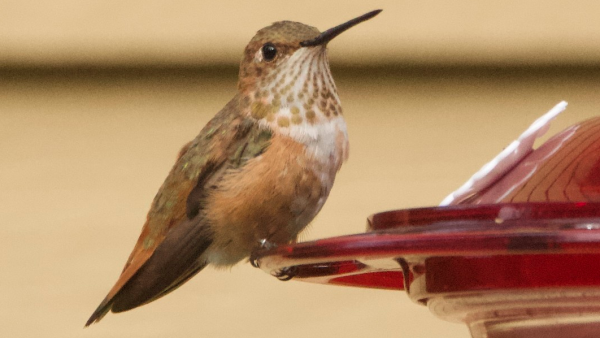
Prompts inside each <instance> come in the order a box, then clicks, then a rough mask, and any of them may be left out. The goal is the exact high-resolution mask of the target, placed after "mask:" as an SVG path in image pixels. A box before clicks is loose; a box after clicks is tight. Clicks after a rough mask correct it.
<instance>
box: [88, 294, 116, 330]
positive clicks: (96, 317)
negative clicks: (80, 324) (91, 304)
mask: <svg viewBox="0 0 600 338" xmlns="http://www.w3.org/2000/svg"><path fill="white" fill-rule="evenodd" d="M111 306H112V301H110V300H109V299H107V298H104V300H103V301H102V303H100V305H98V307H97V308H96V311H94V313H92V315H91V316H90V319H88V320H87V322H85V327H88V326H90V325H92V324H93V323H96V322H99V321H100V320H102V318H104V316H106V314H107V313H108V311H110V308H111Z"/></svg>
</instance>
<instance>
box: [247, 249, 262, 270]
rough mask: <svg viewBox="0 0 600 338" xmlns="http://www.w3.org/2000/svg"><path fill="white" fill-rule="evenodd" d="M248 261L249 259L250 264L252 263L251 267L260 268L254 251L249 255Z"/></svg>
mask: <svg viewBox="0 0 600 338" xmlns="http://www.w3.org/2000/svg"><path fill="white" fill-rule="evenodd" d="M249 261H250V265H252V266H253V267H255V268H260V264H259V263H258V257H257V256H256V254H255V253H254V252H253V253H252V254H251V255H250V259H249Z"/></svg>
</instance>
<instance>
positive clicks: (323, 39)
mask: <svg viewBox="0 0 600 338" xmlns="http://www.w3.org/2000/svg"><path fill="white" fill-rule="evenodd" d="M381 11H382V10H381V9H377V10H374V11H372V12H369V13H367V14H363V15H361V16H359V17H358V18H354V19H352V20H350V21H347V22H344V23H343V24H341V25H339V26H335V27H333V28H330V29H328V30H326V31H324V32H323V33H321V34H319V35H318V36H317V37H316V38H313V39H310V40H305V41H302V42H300V46H302V47H310V46H318V45H324V44H326V43H327V42H329V41H331V40H332V39H333V38H335V37H336V36H338V35H340V34H342V32H344V31H345V30H347V29H348V28H350V27H352V26H356V25H358V24H359V23H361V22H363V21H367V20H369V19H370V18H372V17H374V16H375V15H377V14H379V13H380V12H381Z"/></svg>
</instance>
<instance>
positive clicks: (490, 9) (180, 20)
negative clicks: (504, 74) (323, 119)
mask: <svg viewBox="0 0 600 338" xmlns="http://www.w3.org/2000/svg"><path fill="white" fill-rule="evenodd" d="M376 8H383V9H384V12H383V13H382V14H381V15H380V16H379V17H377V18H376V19H374V20H373V21H371V22H369V23H365V24H363V25H362V26H361V27H359V28H355V29H353V30H352V32H351V33H346V34H345V35H344V36H343V37H340V38H339V41H336V42H335V43H332V44H331V55H332V60H333V62H334V63H341V62H344V63H350V64H372V63H403V64H415V63H416V64H419V63H436V64H438V63H442V64H448V63H451V64H456V63H459V64H471V63H500V64H503V63H509V64H513V63H517V64H522V63H526V64H531V63H533V64H538V63H550V64H556V63H558V64H563V63H583V64H597V63H598V62H599V61H598V60H600V20H598V13H600V2H598V1H595V0H582V1H560V0H549V1H543V0H528V1H520V0H495V1H473V0H454V1H444V0H436V1H433V0H428V1H394V0H378V1H369V2H365V1H356V0H354V1H342V0H336V1H328V2H323V1H286V2H283V1H275V0H268V1H256V2H252V1H222V2H217V1H212V2H209V1H141V0H137V1H123V2H122V1H75V0H57V1H47V2H38V1H28V2H24V1H16V0H14V1H10V0H4V1H1V2H0V46H1V48H0V65H4V66H6V65H18V64H40V65H48V64H102V65H107V64H108V65H115V64H117V65H119V64H121V65H122V64H126V65H131V64H135V65H139V64H179V65H182V64H183V65H188V66H189V65H192V66H197V65H205V64H213V63H226V64H232V63H237V62H238V60H239V57H240V55H241V51H242V49H243V47H244V46H245V44H246V43H247V41H248V40H249V39H250V38H251V37H252V35H253V34H254V32H256V31H257V30H258V29H260V28H262V27H264V26H266V25H267V24H269V23H271V22H273V21H278V20H284V19H287V20H294V21H300V22H304V23H307V24H311V25H314V26H317V27H318V28H320V29H321V30H324V29H326V28H329V27H331V26H333V25H336V24H338V23H341V22H343V21H345V20H347V19H350V18H352V17H354V16H357V15H359V14H362V13H364V12H366V11H369V10H372V9H376Z"/></svg>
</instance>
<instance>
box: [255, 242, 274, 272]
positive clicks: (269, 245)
mask: <svg viewBox="0 0 600 338" xmlns="http://www.w3.org/2000/svg"><path fill="white" fill-rule="evenodd" d="M258 243H259V244H260V249H261V250H270V249H273V248H276V247H277V244H275V243H272V242H269V241H268V240H267V239H266V238H263V239H261V240H259V241H258ZM250 264H251V265H252V266H253V267H255V268H260V264H259V263H258V257H257V256H256V251H255V252H253V253H252V254H250Z"/></svg>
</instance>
